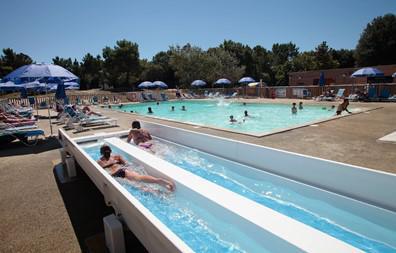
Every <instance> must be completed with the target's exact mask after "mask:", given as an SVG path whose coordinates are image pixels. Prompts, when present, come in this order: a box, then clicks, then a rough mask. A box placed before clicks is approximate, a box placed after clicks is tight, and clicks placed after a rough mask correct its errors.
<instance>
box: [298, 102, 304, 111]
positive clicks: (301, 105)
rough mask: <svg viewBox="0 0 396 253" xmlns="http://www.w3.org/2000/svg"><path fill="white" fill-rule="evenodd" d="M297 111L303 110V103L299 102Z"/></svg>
mask: <svg viewBox="0 0 396 253" xmlns="http://www.w3.org/2000/svg"><path fill="white" fill-rule="evenodd" d="M298 109H299V110H302V109H304V107H303V102H300V103H299V104H298Z"/></svg>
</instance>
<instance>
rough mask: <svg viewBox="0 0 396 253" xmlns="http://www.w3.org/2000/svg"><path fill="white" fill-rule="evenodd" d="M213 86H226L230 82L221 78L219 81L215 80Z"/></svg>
mask: <svg viewBox="0 0 396 253" xmlns="http://www.w3.org/2000/svg"><path fill="white" fill-rule="evenodd" d="M215 84H220V85H228V84H231V81H230V80H228V79H227V78H221V79H219V80H217V81H216V82H215Z"/></svg>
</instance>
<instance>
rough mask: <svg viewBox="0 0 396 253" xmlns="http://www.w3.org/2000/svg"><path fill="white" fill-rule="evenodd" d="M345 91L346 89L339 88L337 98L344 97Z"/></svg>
mask: <svg viewBox="0 0 396 253" xmlns="http://www.w3.org/2000/svg"><path fill="white" fill-rule="evenodd" d="M344 92H345V89H338V91H337V94H336V96H335V97H336V98H342V97H344Z"/></svg>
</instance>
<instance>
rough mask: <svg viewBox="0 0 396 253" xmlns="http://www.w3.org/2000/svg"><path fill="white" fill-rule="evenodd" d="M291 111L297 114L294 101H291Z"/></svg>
mask: <svg viewBox="0 0 396 253" xmlns="http://www.w3.org/2000/svg"><path fill="white" fill-rule="evenodd" d="M291 112H292V114H297V107H296V103H293V104H292V108H291Z"/></svg>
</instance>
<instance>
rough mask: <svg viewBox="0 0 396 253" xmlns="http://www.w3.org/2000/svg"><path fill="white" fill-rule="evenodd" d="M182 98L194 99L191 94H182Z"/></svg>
mask: <svg viewBox="0 0 396 253" xmlns="http://www.w3.org/2000/svg"><path fill="white" fill-rule="evenodd" d="M182 96H183V97H184V98H187V99H192V98H193V97H192V96H191V95H190V94H187V93H182Z"/></svg>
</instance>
